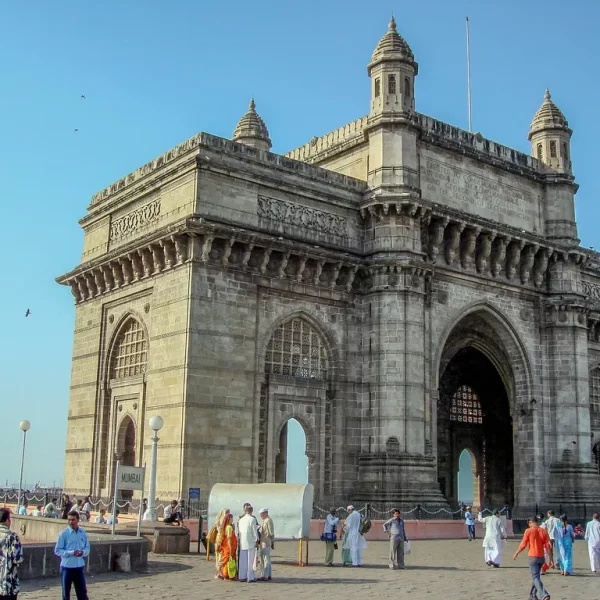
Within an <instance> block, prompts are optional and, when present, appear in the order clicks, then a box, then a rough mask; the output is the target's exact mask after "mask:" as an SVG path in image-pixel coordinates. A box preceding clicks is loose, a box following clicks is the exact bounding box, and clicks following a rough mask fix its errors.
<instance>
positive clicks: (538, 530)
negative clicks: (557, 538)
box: [513, 517, 552, 600]
mask: <svg viewBox="0 0 600 600" xmlns="http://www.w3.org/2000/svg"><path fill="white" fill-rule="evenodd" d="M530 523H531V525H530V527H529V529H526V530H525V533H524V534H523V541H522V542H521V545H520V546H519V549H518V550H517V551H516V552H515V555H514V556H513V560H517V556H519V554H521V552H523V550H525V548H527V546H529V552H528V554H529V570H530V571H531V591H530V592H529V598H530V599H531V600H550V594H548V592H547V591H546V590H545V588H544V584H543V583H542V577H541V575H542V565H543V564H544V548H546V550H548V551H549V550H550V549H551V548H552V544H551V543H550V538H549V537H548V533H547V532H546V530H545V529H544V528H542V527H540V525H539V521H538V519H537V517H534V518H533V519H531V521H530Z"/></svg>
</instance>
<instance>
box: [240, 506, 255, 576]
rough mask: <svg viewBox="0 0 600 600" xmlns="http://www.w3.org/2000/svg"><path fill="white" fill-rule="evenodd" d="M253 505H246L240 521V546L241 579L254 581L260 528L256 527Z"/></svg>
mask: <svg viewBox="0 0 600 600" xmlns="http://www.w3.org/2000/svg"><path fill="white" fill-rule="evenodd" d="M253 512H254V509H253V508H252V506H247V507H246V514H245V515H244V516H243V517H242V518H241V519H240V520H239V521H238V528H239V532H240V536H239V548H240V560H239V574H238V576H239V579H240V581H244V580H245V581H247V582H248V583H252V582H253V581H256V578H255V575H254V559H255V558H256V549H257V547H258V543H259V538H258V529H257V527H256V524H257V521H256V517H255V516H254V515H253V514H252V513H253Z"/></svg>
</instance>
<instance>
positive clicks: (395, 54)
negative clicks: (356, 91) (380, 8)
mask: <svg viewBox="0 0 600 600" xmlns="http://www.w3.org/2000/svg"><path fill="white" fill-rule="evenodd" d="M367 72H368V74H369V77H370V78H371V111H370V113H369V116H370V117H371V118H372V119H373V118H377V117H385V116H386V115H389V116H390V117H393V118H395V117H398V116H400V115H402V114H405V115H406V114H409V113H411V112H413V111H414V109H415V97H414V81H415V75H416V74H417V72H418V65H417V63H416V62H415V56H414V54H413V52H412V50H411V49H410V46H409V45H408V43H407V42H406V40H405V39H404V38H403V37H402V36H401V35H400V34H399V33H398V31H397V29H396V21H395V19H394V17H392V18H391V20H390V22H389V24H388V30H387V32H386V33H385V35H384V36H383V37H382V38H381V39H380V40H379V43H378V44H377V46H376V47H375V50H374V52H373V55H372V56H371V62H370V63H369V64H368V66H367Z"/></svg>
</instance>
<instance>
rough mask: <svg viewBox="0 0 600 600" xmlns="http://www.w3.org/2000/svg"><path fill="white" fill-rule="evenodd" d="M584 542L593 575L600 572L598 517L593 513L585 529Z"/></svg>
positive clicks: (599, 524)
mask: <svg viewBox="0 0 600 600" xmlns="http://www.w3.org/2000/svg"><path fill="white" fill-rule="evenodd" d="M585 541H586V542H587V543H588V551H589V553H590V568H591V569H592V571H593V572H594V573H597V572H598V571H600V517H599V516H598V513H594V516H593V518H592V520H591V521H590V522H589V523H588V524H587V527H586V528H585Z"/></svg>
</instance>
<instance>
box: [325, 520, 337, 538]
mask: <svg viewBox="0 0 600 600" xmlns="http://www.w3.org/2000/svg"><path fill="white" fill-rule="evenodd" d="M335 532H336V527H335V526H334V527H333V528H332V531H331V533H325V522H323V532H322V533H321V541H322V542H335V541H336V540H337V536H336V535H335Z"/></svg>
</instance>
